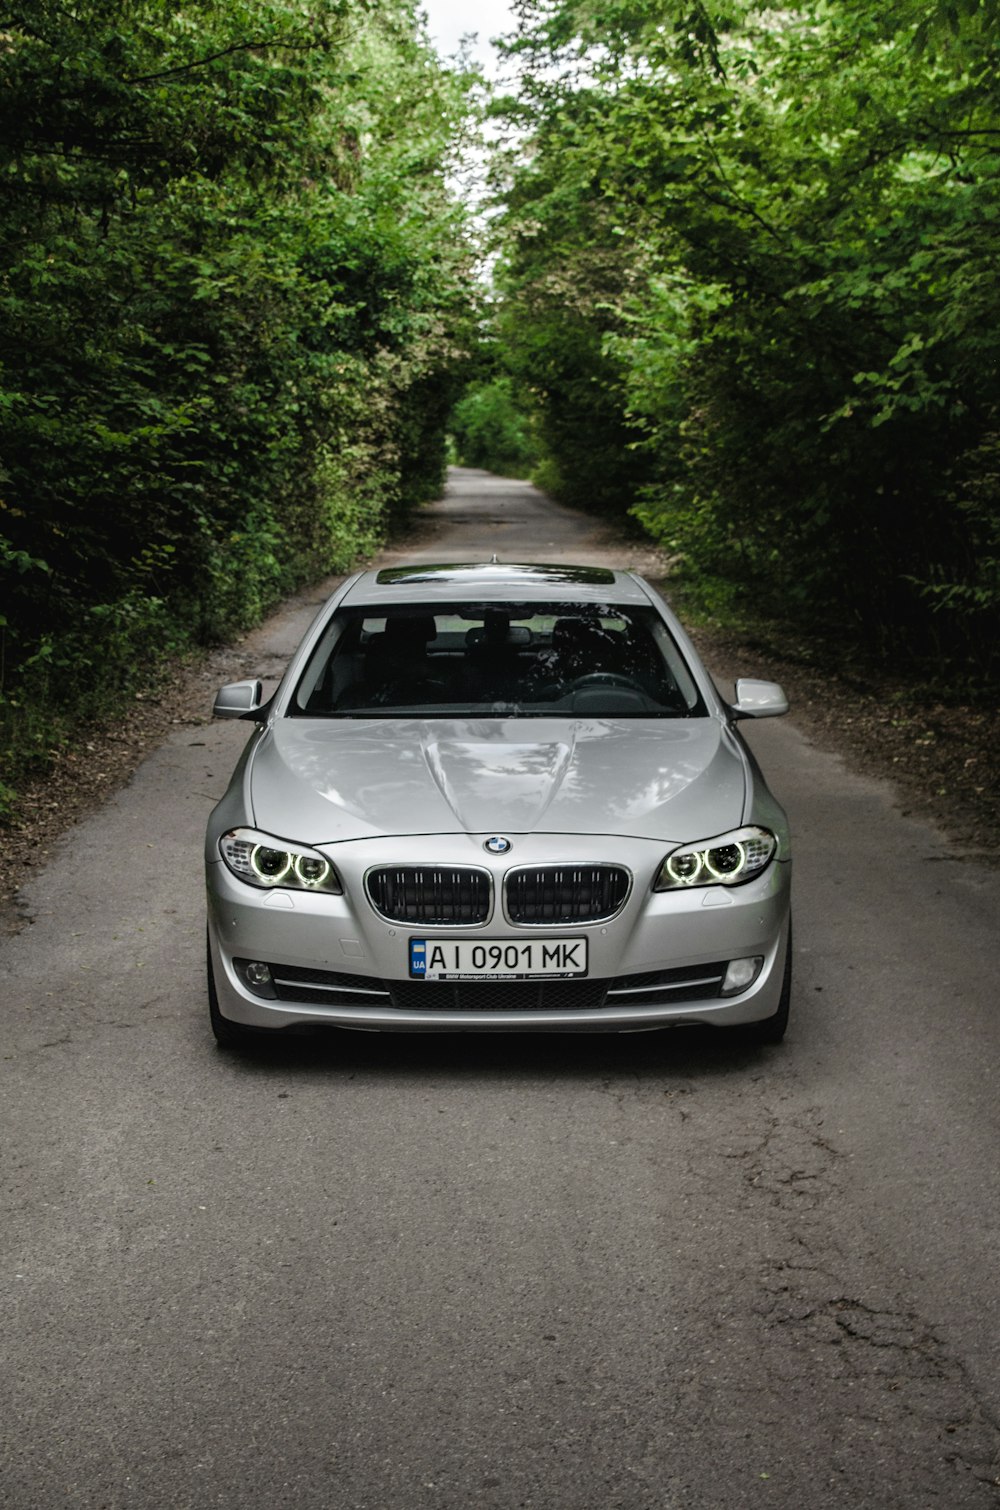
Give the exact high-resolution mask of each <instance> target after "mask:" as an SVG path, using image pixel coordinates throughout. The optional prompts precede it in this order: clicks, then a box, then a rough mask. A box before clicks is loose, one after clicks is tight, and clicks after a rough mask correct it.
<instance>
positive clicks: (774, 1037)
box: [738, 918, 792, 1043]
mask: <svg viewBox="0 0 1000 1510" xmlns="http://www.w3.org/2000/svg"><path fill="white" fill-rule="evenodd" d="M791 1001H792V920H791V918H789V920H788V943H787V945H786V947H785V973H784V976H783V977H782V981H781V996H780V997H779V998H778V1010H777V1011H776V1012H775V1013H774V1015H773V1016H772V1017H763V1018H761V1020H760V1022H745V1023H743V1024H742V1026H741V1027H740V1028H739V1029H738V1032H739V1034H740V1036H741V1038H743V1040H744V1042H746V1043H780V1042H781V1040H782V1039H783V1038H784V1036H785V1029H786V1028H787V1027H788V1009H789V1007H790V1006H791Z"/></svg>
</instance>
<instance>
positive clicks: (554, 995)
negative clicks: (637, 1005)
mask: <svg viewBox="0 0 1000 1510" xmlns="http://www.w3.org/2000/svg"><path fill="white" fill-rule="evenodd" d="M388 984H389V989H390V991H391V992H392V1004H393V1006H394V1007H402V1008H404V1009H408V1010H411V1011H419V1012H560V1011H562V1012H568V1011H573V1010H577V1011H582V1010H587V1009H590V1008H593V1007H603V1005H604V996H605V993H606V991H607V989H608V982H607V981H606V980H580V981H577V980H548V981H546V980H516V981H509V982H507V981H500V982H493V981H489V982H481V981H467V980H455V981H449V980H429V981H419V980H415V981H390V982H389V983H388Z"/></svg>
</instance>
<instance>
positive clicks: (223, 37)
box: [0, 0, 473, 777]
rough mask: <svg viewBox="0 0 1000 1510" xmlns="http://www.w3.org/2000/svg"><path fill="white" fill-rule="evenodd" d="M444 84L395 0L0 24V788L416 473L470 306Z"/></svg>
mask: <svg viewBox="0 0 1000 1510" xmlns="http://www.w3.org/2000/svg"><path fill="white" fill-rule="evenodd" d="M467 82H468V81H466V80H463V79H462V78H460V77H458V76H456V75H452V74H448V73H445V72H444V71H443V70H442V68H441V67H440V65H439V64H438V62H437V60H436V58H435V57H434V55H433V54H432V53H431V51H430V50H429V48H428V46H427V45H426V43H425V41H424V40H423V36H422V32H421V29H420V25H419V23H418V20H417V18H416V12H415V8H414V6H413V4H412V3H411V0H389V3H387V4H380V5H378V6H373V5H372V4H371V3H370V0H318V3H317V4H315V5H313V6H310V7H309V9H308V11H307V10H305V9H303V8H302V7H301V6H300V5H299V4H298V3H297V0H202V3H199V4H197V5H195V6H188V7H180V8H177V7H175V8H173V9H171V8H169V7H166V8H164V7H163V6H162V5H161V4H159V0H80V3H79V4H76V5H74V6H73V7H71V8H69V9H66V8H64V7H58V6H56V5H54V4H52V3H51V0H26V3H25V4H24V5H22V6H20V7H19V8H18V10H17V18H16V19H15V20H10V19H8V21H7V22H6V23H5V33H4V45H3V48H2V50H0V140H2V141H3V142H4V148H3V151H2V155H0V600H2V602H3V605H4V615H5V620H6V622H5V624H4V626H3V631H2V632H3V634H4V637H5V638H4V647H3V671H2V680H0V760H2V764H3V770H4V773H5V777H13V774H14V773H16V770H17V769H23V768H24V767H25V765H26V764H27V763H30V759H32V758H33V757H34V755H35V754H36V753H38V752H40V751H41V752H44V748H45V745H46V738H47V736H46V733H45V731H46V729H47V728H49V727H51V728H56V727H59V726H60V725H61V723H62V722H65V720H66V719H67V718H70V717H73V716H77V715H78V714H79V713H81V712H83V711H85V710H87V711H89V712H91V713H93V712H94V711H95V710H97V709H100V708H103V709H106V708H107V707H108V706H109V700H113V698H114V696H115V694H116V691H117V693H118V694H119V695H121V694H123V693H125V692H126V691H127V690H128V689H129V688H130V687H131V686H133V685H135V684H136V683H138V682H139V681H141V679H142V678H144V677H148V676H149V675H150V674H151V673H150V668H151V665H152V663H153V662H154V661H155V659H156V658H157V656H158V655H159V654H162V653H163V652H164V651H165V650H168V649H169V648H171V647H173V646H175V645H177V644H185V643H188V642H192V641H197V640H211V639H215V638H218V637H221V636H223V635H227V634H229V633H231V632H232V631H233V630H235V629H239V628H241V627H245V626H247V625H249V624H251V623H253V622H254V621H255V620H257V619H259V617H260V616H261V614H263V613H264V612H265V611H266V610H267V609H268V608H269V607H270V606H271V605H273V604H274V603H275V602H276V601H278V600H279V599H280V597H281V596H283V595H284V594H286V593H287V592H288V591H289V590H291V589H293V588H294V587H296V586H297V585H299V584H300V583H302V582H303V581H304V580H307V579H311V578H312V579H314V578H316V577H318V576H321V575H323V574H324V573H327V572H329V571H332V570H338V569H343V568H345V567H346V566H347V565H348V564H349V563H350V562H351V561H352V560H353V559H355V558H356V557H357V556H358V555H359V554H364V553H366V552H369V551H371V550H372V549H374V548H375V547H376V545H377V544H378V542H379V540H380V539H381V538H382V536H383V534H384V531H385V530H386V528H387V527H388V526H389V525H390V524H391V523H392V522H393V521H395V520H398V519H399V518H401V517H403V516H405V513H406V510H407V509H408V508H410V507H412V506H413V505H414V504H415V503H417V502H419V501H421V500H422V499H423V498H425V497H427V496H428V495H429V494H431V493H432V492H433V491H434V489H435V487H436V486H437V484H438V482H439V481H440V477H441V474H442V469H443V464H444V444H445V427H446V420H447V414H448V411H449V409H450V407H451V404H452V401H453V399H454V396H455V391H456V384H457V383H458V382H459V381H460V378H459V377H456V376H454V375H453V372H452V369H453V368H454V367H455V365H456V362H457V359H458V358H460V357H461V354H462V353H463V351H464V350H465V349H466V347H467V345H468V341H469V338H470V332H471V330H472V318H473V312H472V310H471V308H470V299H469V293H468V266H469V253H468V251H467V241H466V234H465V228H464V221H463V215H462V212H461V211H460V209H459V207H458V206H457V205H456V203H455V202H454V200H453V199H452V198H451V196H450V195H449V192H448V189H447V173H448V169H449V165H450V161H451V154H452V151H453V139H454V137H455V135H456V132H457V131H458V129H459V126H460V123H461V120H462V118H463V116H464V114H465V112H466V108H467V106H466V95H465V91H466V85H467ZM80 688H86V694H83V693H81V692H80V691H79V690H78V689H80ZM29 710H30V712H29ZM29 723H30V725H31V728H32V729H34V730H35V731H36V732H35V733H30V734H29V733H26V731H27V730H28V726H29Z"/></svg>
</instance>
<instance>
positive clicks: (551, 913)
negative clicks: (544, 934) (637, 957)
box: [507, 865, 630, 926]
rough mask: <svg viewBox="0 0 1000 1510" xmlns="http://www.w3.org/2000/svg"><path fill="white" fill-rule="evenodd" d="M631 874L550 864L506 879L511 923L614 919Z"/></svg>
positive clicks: (605, 867)
mask: <svg viewBox="0 0 1000 1510" xmlns="http://www.w3.org/2000/svg"><path fill="white" fill-rule="evenodd" d="M629 880H630V877H629V873H628V871H627V870H623V869H622V868H621V867H620V866H617V865H550V866H545V867H544V868H539V869H532V870H515V871H513V872H512V873H511V874H510V875H509V876H508V877H507V916H508V917H509V918H510V920H511V922H512V923H543V924H551V925H553V926H558V925H559V924H561V923H596V922H599V921H600V920H601V919H602V918H610V917H614V915H615V913H616V912H617V911H618V910H619V908H620V907H621V906H622V904H623V902H624V901H625V898H626V897H627V896H628V889H629Z"/></svg>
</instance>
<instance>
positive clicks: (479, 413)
mask: <svg viewBox="0 0 1000 1510" xmlns="http://www.w3.org/2000/svg"><path fill="white" fill-rule="evenodd" d="M450 428H451V433H452V435H453V436H454V438H455V447H456V452H457V455H458V460H459V462H460V464H461V465H462V466H466V467H484V468H485V469H486V471H488V472H497V473H499V474H500V475H501V476H503V477H528V476H530V474H531V471H532V468H533V467H534V465H535V463H536V462H537V461H538V448H537V446H536V445H535V442H534V440H533V438H532V435H531V432H530V428H529V424H528V421H527V419H526V417H525V415H524V414H523V413H522V411H521V410H520V408H519V407H518V405H517V403H516V401H515V398H514V394H513V390H512V385H511V381H510V378H506V377H499V378H493V379H492V380H491V381H489V382H485V383H477V384H475V385H473V386H471V387H470V388H469V389H468V390H467V391H466V392H465V393H464V394H463V396H462V398H461V399H459V401H458V403H457V404H456V405H455V408H454V410H453V411H452V415H451V422H450Z"/></svg>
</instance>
